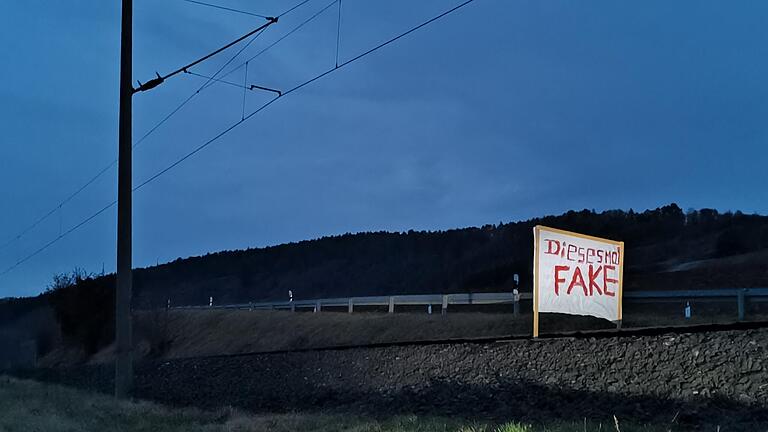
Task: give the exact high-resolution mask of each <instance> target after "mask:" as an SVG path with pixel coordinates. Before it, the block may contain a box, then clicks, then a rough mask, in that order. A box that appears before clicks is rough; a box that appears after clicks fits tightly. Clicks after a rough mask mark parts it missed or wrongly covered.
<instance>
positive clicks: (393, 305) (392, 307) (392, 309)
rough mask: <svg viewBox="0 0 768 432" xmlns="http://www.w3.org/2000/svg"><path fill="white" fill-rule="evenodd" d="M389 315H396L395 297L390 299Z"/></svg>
mask: <svg viewBox="0 0 768 432" xmlns="http://www.w3.org/2000/svg"><path fill="white" fill-rule="evenodd" d="M389 313H395V298H394V297H393V296H390V297H389Z"/></svg>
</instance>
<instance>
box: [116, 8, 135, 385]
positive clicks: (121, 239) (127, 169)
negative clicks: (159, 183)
mask: <svg viewBox="0 0 768 432" xmlns="http://www.w3.org/2000/svg"><path fill="white" fill-rule="evenodd" d="M132 57H133V0H123V7H122V27H121V42H120V125H119V128H120V129H119V143H118V171H117V176H118V177H117V292H116V295H115V346H116V353H115V354H116V356H115V397H118V398H125V397H128V396H129V395H130V394H131V390H132V389H133V343H132V341H131V339H132V329H131V291H132V289H133V288H132V285H133V278H132V275H131V267H132V254H133V252H132V235H133V234H132V227H131V222H132V221H131V219H132V215H133V212H132V208H131V207H132V206H131V189H132V187H133V186H132V183H133V178H132V171H133V170H132V161H131V158H132V155H131V146H132V143H131V129H132V126H133V121H132V105H131V97H132V96H133V85H132V84H131V81H132V78H131V75H132V68H133V58H132Z"/></svg>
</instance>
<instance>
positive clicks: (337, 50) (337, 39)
mask: <svg viewBox="0 0 768 432" xmlns="http://www.w3.org/2000/svg"><path fill="white" fill-rule="evenodd" d="M340 40H341V0H339V19H338V20H337V21H336V67H339V42H340Z"/></svg>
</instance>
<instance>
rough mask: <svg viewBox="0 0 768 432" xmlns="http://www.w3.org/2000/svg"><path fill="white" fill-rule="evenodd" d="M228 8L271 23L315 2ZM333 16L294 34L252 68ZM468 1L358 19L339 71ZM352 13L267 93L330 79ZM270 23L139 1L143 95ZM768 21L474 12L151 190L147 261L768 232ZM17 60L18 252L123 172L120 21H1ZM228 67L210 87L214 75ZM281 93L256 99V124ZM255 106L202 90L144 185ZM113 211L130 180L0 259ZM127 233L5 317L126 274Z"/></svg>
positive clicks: (152, 145)
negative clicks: (442, 236)
mask: <svg viewBox="0 0 768 432" xmlns="http://www.w3.org/2000/svg"><path fill="white" fill-rule="evenodd" d="M217 1H218V3H219V4H222V5H226V6H231V7H238V8H242V9H246V10H250V11H253V12H257V13H264V14H268V15H270V14H277V13H279V12H281V11H283V10H285V9H287V8H288V7H290V6H292V5H293V4H294V3H296V2H297V1H298V0H291V1H290V2H289V1H285V0H284V1H258V2H256V1H247V0H217ZM329 1H330V0H327V1H326V0H312V1H310V2H309V3H307V4H306V5H305V6H303V7H302V8H300V9H298V10H297V11H296V12H295V13H293V14H290V15H288V16H286V17H284V18H283V19H281V20H280V22H279V23H278V24H276V25H274V26H272V27H271V28H269V29H268V30H267V31H266V32H265V33H264V34H263V35H262V36H261V37H260V38H259V39H257V40H256V41H255V42H254V43H253V44H252V45H251V46H250V47H249V48H248V49H247V50H246V52H245V53H244V56H245V55H249V54H250V55H253V54H255V53H256V52H258V51H259V50H261V49H263V48H264V47H265V46H266V45H267V44H269V43H271V42H272V41H274V40H276V39H277V38H279V37H280V36H282V35H283V34H285V33H286V32H287V31H289V30H290V29H291V28H293V27H294V26H295V25H297V24H298V23H300V22H301V21H303V20H304V19H306V18H307V17H309V16H310V15H312V14H313V13H315V12H316V11H318V10H319V9H321V8H322V7H323V6H325V5H326V4H327V3H328V2H329ZM455 4H458V1H448V0H430V1H419V2H413V1H407V0H397V1H392V0H387V1H381V0H380V1H368V0H344V2H343V11H342V14H343V18H342V33H341V53H340V57H341V60H342V61H343V60H345V59H349V58H351V57H352V56H354V55H356V54H358V53H360V52H363V51H365V50H366V49H367V48H369V47H372V46H373V45H375V44H377V43H378V42H381V41H383V40H385V39H387V38H389V37H391V36H393V35H396V34H398V33H399V32H402V31H404V30H406V29H408V28H409V27H411V26H413V25H415V24H418V23H419V22H421V21H423V20H425V19H426V18H429V17H431V16H433V15H435V14H437V13H439V12H441V11H443V10H445V9H447V8H449V7H451V6H453V5H455ZM336 16H337V12H336V8H335V7H332V8H330V9H329V10H328V11H326V12H325V13H324V14H323V15H321V16H320V17H319V18H318V19H317V20H315V21H313V22H312V23H311V24H309V25H307V26H306V27H305V28H303V29H302V30H301V31H299V32H297V33H296V34H294V35H293V36H291V37H289V38H287V39H285V40H284V41H283V42H282V43H280V44H279V45H277V46H275V47H274V48H273V49H271V50H270V51H267V52H266V53H265V54H264V55H262V56H260V57H259V58H258V59H257V60H256V61H254V62H252V63H250V65H249V80H248V82H249V83H253V84H260V85H264V86H268V87H275V88H279V89H287V88H290V87H292V86H294V85H296V84H298V83H300V82H302V81H304V80H306V79H308V78H310V77H312V76H314V75H316V74H318V73H320V72H322V71H324V70H326V69H327V68H329V67H331V66H333V64H334V61H335V60H334V57H335V45H336ZM261 22H262V20H260V19H258V18H253V17H248V16H243V15H236V14H232V13H229V12H224V11H218V10H214V9H210V8H205V7H202V6H197V5H193V4H189V3H186V2H183V1H181V0H163V1H155V0H135V16H134V25H135V26H134V61H135V64H134V77H135V78H137V79H141V80H142V81H143V80H147V79H149V78H151V77H152V76H153V75H154V72H155V71H159V72H161V73H166V72H169V71H171V70H173V69H175V68H177V67H179V66H181V65H183V64H184V63H186V62H189V61H191V60H193V59H195V58H197V57H199V56H200V55H203V54H205V53H207V52H209V51H211V50H212V49H215V48H217V47H218V46H219V45H221V44H223V43H225V42H228V41H229V40H232V39H234V38H235V37H237V36H240V35H241V34H244V33H245V32H247V31H248V30H250V29H252V28H254V27H256V26H257V25H259V24H260V23H261ZM766 22H768V3H765V2H762V1H740V2H728V3H726V2H722V1H677V2H669V1H645V2H616V1H608V0H605V1H554V0H551V1H541V0H535V1H507V0H477V1H476V2H475V3H474V4H472V5H470V6H468V7H466V8H464V9H462V10H461V11H459V12H458V13H456V14H454V15H451V16H449V17H447V18H446V19H444V20H441V21H439V22H436V23H434V24H433V25H430V26H428V27H426V28H424V29H423V30H420V31H419V32H417V33H414V34H412V35H410V36H408V37H407V38H404V39H402V40H400V41H398V42H396V43H395V44H393V45H390V46H388V47H386V48H384V49H382V50H380V51H379V52H377V53H375V54H373V55H371V56H369V57H367V58H365V59H363V60H361V61H360V62H357V63H354V64H352V65H350V66H348V67H346V68H344V69H341V70H339V71H337V72H335V73H333V74H331V75H329V76H327V77H326V78H324V79H322V80H320V81H318V82H315V83H313V84H312V85H310V86H308V87H305V88H304V89H302V90H300V91H298V92H296V93H294V94H292V95H289V96H287V97H285V98H283V99H281V100H279V101H277V102H276V103H275V104H273V105H272V106H271V107H270V108H269V109H267V110H265V111H264V112H262V113H260V114H258V115H256V116H255V117H253V118H252V119H251V120H249V121H248V122H246V123H244V124H243V125H241V126H240V127H239V128H237V129H235V130H234V131H233V132H232V133H230V134H228V135H227V136H225V137H224V138H223V139H221V140H220V141H217V142H216V143H215V144H213V145H212V146H210V147H208V148H206V149H205V150H204V151H202V152H201V153H199V154H197V155H196V156H194V157H192V158H190V159H189V160H187V161H186V162H185V163H183V164H182V165H180V166H179V167H177V168H176V169H175V170H173V171H171V172H170V173H168V174H167V175H166V176H164V177H162V178H160V179H158V180H157V181H155V182H154V183H152V184H150V185H148V186H147V187H145V188H144V189H142V190H141V191H139V192H137V193H136V195H135V209H134V212H135V213H134V214H135V225H134V262H135V264H136V266H147V265H152V264H155V262H158V261H159V262H164V261H170V260H173V259H175V258H177V257H186V256H190V255H198V254H204V253H206V252H209V251H217V250H223V249H238V248H245V247H253V246H265V245H272V244H279V243H283V242H288V241H295V240H302V239H308V238H315V237H319V236H323V235H328V234H339V233H344V232H356V231H367V230H407V229H411V228H413V229H446V228H453V227H463V226H469V225H482V224H485V223H497V222H499V221H505V222H506V221H513V220H520V219H527V218H530V217H534V216H539V215H543V214H550V213H560V212H563V211H566V210H569V209H581V208H594V209H597V210H601V209H609V208H623V209H628V208H634V209H636V210H642V209H646V208H653V207H657V206H660V205H664V204H667V203H669V202H672V201H675V202H678V203H679V204H680V205H681V207H683V208H688V207H696V208H699V207H715V208H718V209H721V210H728V209H732V210H737V209H738V210H742V211H744V212H748V213H751V212H758V213H766V212H768V201H767V200H766V198H768V193H766V177H767V175H766V163H767V162H768V157H767V156H768V151H766V149H765V145H764V143H765V141H766V137H767V135H768V126H767V123H766V120H768V97H766V96H768V94H766V93H767V91H768V85H767V84H766V76H768V30H766V27H765V23H766ZM0 40H1V41H2V44H0V56H1V57H0V58H2V68H0V83H1V84H0V126H1V127H2V128H1V130H2V145H1V146H0V185H2V186H1V187H0V203H2V207H0V208H2V212H0V244H1V243H5V241H6V240H8V239H10V238H12V237H13V236H14V235H15V234H17V233H18V232H20V231H21V230H23V229H24V228H25V227H26V226H27V225H28V224H29V223H31V222H33V221H34V220H35V219H36V218H37V217H39V216H41V215H42V214H45V213H46V212H48V211H49V210H50V209H51V208H52V207H53V206H55V205H56V204H57V203H58V202H59V201H61V200H62V199H63V198H65V197H66V196H67V195H69V194H70V193H71V192H73V191H74V190H77V188H78V187H79V186H81V185H82V184H83V183H84V182H85V181H87V180H88V179H89V178H90V177H92V176H93V175H94V174H96V173H97V172H98V171H99V170H101V169H102V168H103V167H104V166H106V165H108V164H109V163H110V162H111V161H112V160H113V159H114V158H115V157H116V153H117V108H118V105H117V96H118V91H117V89H118V86H117V83H118V56H119V1H117V0H113V1H103V0H89V1H85V0H82V1H68V2H53V1H47V0H28V1H23V2H2V3H0ZM232 53H234V52H232ZM230 55H231V54H230V53H229V52H228V53H225V54H223V55H221V56H219V57H216V58H214V59H213V60H212V61H210V62H207V63H205V64H204V65H202V66H200V67H199V68H197V69H195V70H196V71H197V72H199V73H203V74H212V73H214V72H215V71H216V70H217V69H218V68H219V67H220V66H221V65H222V64H223V62H225V61H226V60H227V59H228V58H229V56H230ZM244 56H241V58H239V59H238V60H240V61H238V60H236V61H235V62H234V63H233V65H237V64H240V62H241V61H242V60H244V58H245V57H244ZM243 78H244V76H243V70H242V69H241V70H239V71H237V72H235V73H233V74H232V75H230V77H229V79H232V80H234V81H242V80H243ZM203 82H204V81H202V80H200V79H199V78H197V77H193V76H179V77H178V78H175V79H172V80H169V81H168V82H166V83H165V84H163V85H162V86H160V87H158V88H157V89H155V90H153V91H152V92H148V93H143V94H138V95H136V96H135V98H134V137H135V138H138V137H140V136H141V135H143V134H144V133H145V132H146V131H147V130H148V129H149V128H151V127H152V126H153V125H154V124H155V123H156V122H157V121H159V120H160V119H161V118H162V117H163V116H164V115H165V114H167V113H168V112H169V111H171V110H172V109H173V108H174V107H175V106H177V105H178V104H179V103H180V102H181V101H183V100H184V99H186V98H187V97H188V96H189V95H190V94H191V93H192V92H194V90H195V89H196V88H198V87H199V86H200V85H201V84H202V83H203ZM268 97H269V95H268V94H257V93H251V94H249V95H248V100H247V106H248V107H249V108H250V109H254V108H255V107H257V106H258V105H259V104H260V103H263V102H264V101H266V100H267V98H268ZM241 110H242V91H241V90H240V89H238V88H235V87H229V86H226V85H217V86H214V87H211V88H210V89H208V90H206V91H204V92H202V93H201V94H200V95H198V96H197V97H195V98H194V99H193V100H192V102H190V103H189V104H188V105H187V106H185V107H184V109H182V110H181V111H180V112H179V113H178V114H177V115H176V116H174V117H173V118H172V119H171V120H170V121H168V122H167V123H166V124H165V125H163V126H162V127H161V128H160V129H158V130H157V132H156V133H154V134H153V135H152V136H151V137H150V138H148V139H147V140H145V141H144V142H143V143H142V144H141V146H139V147H138V148H137V149H136V151H135V160H134V170H135V171H134V181H135V183H139V182H141V181H143V180H144V179H146V178H148V177H149V176H151V175H152V174H153V173H155V172H156V171H158V170H159V169H161V168H163V167H165V166H166V165H168V164H169V163H171V162H172V161H173V160H175V159H177V158H178V157H180V156H182V155H183V154H185V153H186V152H188V151H190V150H191V149H193V148H194V147H196V146H198V145H200V144H201V143H203V142H204V141H205V140H207V139H209V138H211V137H213V136H215V135H216V134H217V133H218V132H219V131H221V130H222V129H224V128H226V127H227V126H229V125H230V124H232V123H233V122H235V121H237V120H239V119H240V116H241ZM115 196H116V170H114V169H112V170H110V171H108V173H107V174H106V175H105V176H103V177H102V178H101V179H100V180H99V181H97V182H96V183H95V184H93V185H92V186H91V187H89V188H88V189H87V190H85V191H84V193H82V194H81V195H79V196H78V197H77V198H76V199H74V200H73V201H72V202H70V203H68V204H67V205H66V206H64V207H63V208H62V209H61V211H60V212H57V214H56V215H55V216H54V217H51V218H49V219H48V220H46V221H45V222H44V223H42V224H41V225H40V226H39V227H37V228H36V229H35V230H34V231H32V232H30V233H29V234H28V235H26V236H25V237H23V238H22V239H21V240H20V241H18V242H15V243H13V244H12V245H11V246H10V247H8V248H6V249H4V250H1V251H0V271H2V269H5V268H7V267H8V266H11V265H13V264H14V263H15V262H16V260H18V259H19V258H21V257H24V256H25V255H27V254H29V253H30V252H32V251H34V250H36V249H37V248H39V247H40V246H41V245H43V244H45V243H47V242H48V241H49V240H51V239H52V238H55V237H56V236H57V235H58V234H59V230H60V227H61V228H62V229H63V230H67V229H68V228H70V227H71V226H73V225H74V224H76V223H78V222H79V221H80V220H82V219H83V218H84V217H86V216H88V215H89V214H91V213H93V212H94V211H96V210H98V209H99V208H101V207H103V206H104V205H105V204H107V203H109V202H111V201H112V200H113V199H114V198H115ZM115 218H116V215H115V211H114V209H112V210H110V211H107V212H106V213H104V214H103V215H101V216H99V217H98V218H96V219H94V220H93V221H92V223H90V224H88V225H86V226H84V227H83V228H82V229H80V230H78V231H76V232H75V233H73V234H72V235H70V236H68V237H66V238H64V239H63V240H62V241H60V242H58V243H56V244H55V245H54V246H52V247H51V248H49V249H47V250H46V251H45V252H43V253H41V254H39V255H38V256H36V257H35V258H33V259H31V260H30V261H28V262H26V263H24V264H23V265H21V266H20V267H18V268H17V269H15V270H14V271H12V272H10V273H8V274H6V275H4V276H2V277H0V290H2V291H0V297H2V296H18V295H29V294H34V293H37V292H39V291H40V290H42V289H43V288H44V287H45V285H46V284H47V283H48V281H49V280H50V279H51V276H52V274H54V273H56V272H62V271H67V270H71V269H72V268H73V267H75V266H79V267H84V268H85V269H87V270H89V271H101V268H102V264H103V265H104V267H105V269H106V271H107V272H110V271H113V269H114V261H115V253H114V248H115Z"/></svg>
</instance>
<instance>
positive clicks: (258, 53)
mask: <svg viewBox="0 0 768 432" xmlns="http://www.w3.org/2000/svg"><path fill="white" fill-rule="evenodd" d="M338 1H339V0H333V1H331V2H330V3H328V4H327V5H325V6H324V7H323V8H322V9H320V10H318V11H317V12H315V13H314V14H313V15H312V16H310V17H309V18H307V19H305V20H304V21H302V22H301V24H299V25H297V26H296V27H294V28H293V29H291V30H290V31H289V32H288V33H286V34H284V35H283V36H281V37H280V38H279V39H277V40H275V41H274V42H272V43H271V44H269V45H267V46H266V47H264V48H263V49H262V50H261V51H259V52H257V53H256V54H255V55H253V56H251V57H249V58H248V59H247V60H246V61H245V62H243V63H240V64H239V65H238V66H235V67H234V68H232V69H230V70H229V71H228V72H226V73H225V74H223V75H222V76H221V77H222V78H226V77H227V76H229V75H231V74H233V73H234V72H236V71H238V70H240V68H242V67H244V66H245V63H250V62H252V61H253V60H255V59H256V58H257V57H259V56H260V55H262V54H264V53H265V52H267V51H268V50H270V49H272V47H274V46H275V45H277V44H279V43H280V42H282V41H283V40H284V39H285V38H287V37H288V36H290V35H292V34H294V33H296V32H297V31H299V29H301V28H302V27H304V26H305V25H307V24H309V23H310V22H311V21H313V20H314V19H316V18H317V17H318V16H320V15H321V14H322V13H323V12H325V11H326V10H328V9H330V7H331V6H333V5H334V4H336V3H337V2H338ZM209 87H210V84H209Z"/></svg>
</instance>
